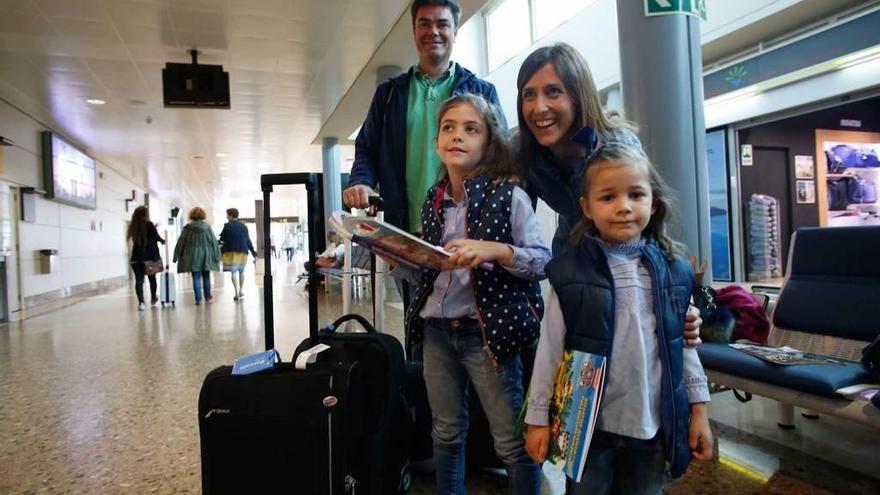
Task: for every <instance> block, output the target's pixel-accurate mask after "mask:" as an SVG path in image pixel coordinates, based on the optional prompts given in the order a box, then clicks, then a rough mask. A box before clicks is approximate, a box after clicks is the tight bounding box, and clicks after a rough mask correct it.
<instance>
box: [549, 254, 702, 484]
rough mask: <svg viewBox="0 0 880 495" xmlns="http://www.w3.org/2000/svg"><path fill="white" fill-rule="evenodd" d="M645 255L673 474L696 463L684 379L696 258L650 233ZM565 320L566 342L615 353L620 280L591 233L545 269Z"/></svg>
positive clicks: (574, 346)
mask: <svg viewBox="0 0 880 495" xmlns="http://www.w3.org/2000/svg"><path fill="white" fill-rule="evenodd" d="M641 255H642V259H643V260H644V261H645V264H646V266H647V267H648V272H649V273H650V274H651V295H652V297H653V301H654V316H655V318H656V322H657V341H658V344H659V345H658V348H659V351H660V363H661V367H662V369H663V380H662V384H663V385H662V386H663V389H662V393H661V405H660V422H661V425H662V426H661V431H662V433H663V444H664V447H665V451H666V460H667V461H668V462H669V465H670V473H671V474H672V476H673V477H678V476H681V475H682V474H684V472H685V471H686V470H687V466H688V464H689V463H690V459H691V451H690V447H689V446H688V424H689V421H690V402H689V400H688V395H687V391H686V390H685V387H684V381H683V378H682V367H683V361H684V347H683V345H684V336H683V333H684V330H683V326H682V322H683V321H684V315H685V313H686V312H687V308H688V300H689V299H690V295H691V292H692V289H693V286H694V274H693V270H692V269H691V265H690V263H688V262H687V261H685V260H684V259H683V258H681V257H680V256H676V257H675V258H674V259H672V260H670V259H668V258H667V257H666V254H665V252H664V251H662V250H661V249H660V246H659V245H658V244H657V242H656V241H655V240H654V239H652V238H648V239H647V242H646V243H645V245H644V247H643V248H642V254H641ZM545 270H546V272H547V276H548V278H549V279H550V283H551V284H552V285H553V289H554V290H555V291H556V294H557V296H559V305H560V307H561V308H562V316H563V319H564V320H565V328H566V333H565V347H566V348H568V349H575V350H579V351H583V352H589V353H592V354H598V355H601V356H607V357H608V359H609V360H611V359H614V357H613V356H611V347H612V342H613V340H614V319H615V312H616V308H615V306H614V305H615V300H614V279H613V277H612V275H611V269H610V268H609V267H608V253H607V252H606V250H605V245H604V244H603V243H602V242H601V241H599V240H597V239H595V238H593V237H586V238H585V239H584V240H583V242H581V243H580V244H579V245H577V246H573V247H569V248H568V249H566V250H564V252H563V253H561V254H559V255H557V256H556V257H554V258H553V259H552V260H550V262H549V263H547V266H546V268H545Z"/></svg>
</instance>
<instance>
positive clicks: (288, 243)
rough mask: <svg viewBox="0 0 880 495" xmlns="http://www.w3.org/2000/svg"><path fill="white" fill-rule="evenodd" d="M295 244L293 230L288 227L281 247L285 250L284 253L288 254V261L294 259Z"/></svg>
mask: <svg viewBox="0 0 880 495" xmlns="http://www.w3.org/2000/svg"><path fill="white" fill-rule="evenodd" d="M293 244H294V240H293V232H292V231H291V230H290V228H288V229H287V231H286V232H285V233H284V241H283V242H282V243H281V249H282V250H283V251H284V254H286V255H287V262H288V263H290V262H291V261H293Z"/></svg>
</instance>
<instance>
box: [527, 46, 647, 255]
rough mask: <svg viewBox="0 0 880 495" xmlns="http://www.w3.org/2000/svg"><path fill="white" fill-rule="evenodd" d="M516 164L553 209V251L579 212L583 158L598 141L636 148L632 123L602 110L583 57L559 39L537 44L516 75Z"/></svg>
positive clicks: (561, 243) (565, 238)
mask: <svg viewBox="0 0 880 495" xmlns="http://www.w3.org/2000/svg"><path fill="white" fill-rule="evenodd" d="M516 89H517V97H516V111H517V116H518V118H519V160H518V161H519V164H520V165H521V166H522V168H523V171H524V174H525V177H526V180H527V181H528V188H529V190H530V192H532V194H537V195H538V197H540V198H541V199H543V200H544V202H546V203H547V204H548V205H549V206H550V208H553V210H554V211H556V212H557V213H559V224H558V227H557V229H556V235H555V236H554V238H553V252H554V254H557V253H558V252H559V251H560V250H561V249H562V248H563V247H564V246H565V244H566V243H567V242H568V237H569V234H570V232H571V229H572V228H573V227H574V225H575V224H577V222H578V220H579V219H580V217H581V209H580V205H579V204H578V197H579V196H580V185H581V180H582V178H583V176H584V169H585V165H586V161H587V157H588V156H589V155H590V154H592V152H593V150H595V149H596V147H597V146H599V145H600V144H602V143H605V142H609V141H619V142H623V143H626V144H630V145H634V146H638V147H641V143H640V142H639V138H638V137H636V135H635V132H634V131H635V128H634V126H633V125H632V124H630V123H629V122H627V121H626V120H624V119H623V118H622V117H621V116H620V115H618V114H616V113H614V112H606V111H605V109H604V108H603V107H602V102H601V101H600V99H599V92H598V90H597V89H596V83H595V82H594V81H593V75H592V74H591V73H590V68H589V66H588V65H587V62H586V60H584V58H583V57H582V56H581V54H580V53H578V52H577V50H575V49H574V48H573V47H571V46H570V45H567V44H565V43H557V44H555V45H551V46H545V47H541V48H538V49H537V50H535V51H534V52H532V54H531V55H529V56H528V57H527V58H526V59H525V61H524V62H523V64H522V66H521V67H520V69H519V74H518V75H517V78H516Z"/></svg>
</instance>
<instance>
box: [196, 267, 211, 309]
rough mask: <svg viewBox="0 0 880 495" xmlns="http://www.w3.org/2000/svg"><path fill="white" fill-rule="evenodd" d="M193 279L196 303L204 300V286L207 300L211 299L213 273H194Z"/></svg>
mask: <svg viewBox="0 0 880 495" xmlns="http://www.w3.org/2000/svg"><path fill="white" fill-rule="evenodd" d="M192 278H193V292H195V293H196V302H199V301H201V300H202V285H204V287H205V299H206V300H207V299H211V272H192Z"/></svg>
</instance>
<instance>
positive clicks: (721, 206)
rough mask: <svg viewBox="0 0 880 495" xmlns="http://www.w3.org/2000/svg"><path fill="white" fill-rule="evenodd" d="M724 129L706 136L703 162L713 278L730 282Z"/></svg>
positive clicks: (728, 198) (728, 190)
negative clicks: (706, 175)
mask: <svg viewBox="0 0 880 495" xmlns="http://www.w3.org/2000/svg"><path fill="white" fill-rule="evenodd" d="M725 141H726V139H725V136H724V130H723V129H720V130H716V131H710V132H708V133H706V155H707V156H706V162H707V164H708V167H709V210H710V221H711V230H712V278H713V279H714V280H720V281H730V280H733V264H732V262H731V254H730V253H731V243H730V239H731V232H730V188H729V181H728V171H727V145H726V142H725Z"/></svg>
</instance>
